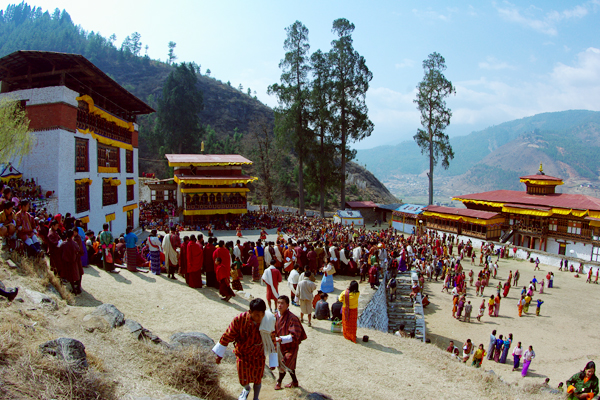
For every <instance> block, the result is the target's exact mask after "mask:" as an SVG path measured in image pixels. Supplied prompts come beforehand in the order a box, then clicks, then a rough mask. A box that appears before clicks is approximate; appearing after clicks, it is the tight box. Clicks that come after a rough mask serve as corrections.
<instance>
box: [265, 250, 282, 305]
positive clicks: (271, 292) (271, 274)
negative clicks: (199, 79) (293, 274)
mask: <svg viewBox="0 0 600 400" xmlns="http://www.w3.org/2000/svg"><path fill="white" fill-rule="evenodd" d="M275 262H276V261H275V260H271V263H270V264H271V265H269V268H267V269H265V272H263V274H262V278H261V279H262V280H263V282H264V283H265V284H266V285H267V303H268V305H269V309H270V310H272V308H271V301H273V304H274V305H275V306H277V299H278V298H279V284H280V283H281V281H282V280H283V277H282V276H281V272H279V270H278V269H277V268H275Z"/></svg>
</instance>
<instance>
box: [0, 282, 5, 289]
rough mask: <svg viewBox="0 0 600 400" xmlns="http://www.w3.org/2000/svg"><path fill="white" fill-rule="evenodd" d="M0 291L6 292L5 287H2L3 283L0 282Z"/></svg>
mask: <svg viewBox="0 0 600 400" xmlns="http://www.w3.org/2000/svg"><path fill="white" fill-rule="evenodd" d="M0 289H2V290H6V287H5V286H4V283H2V281H0Z"/></svg>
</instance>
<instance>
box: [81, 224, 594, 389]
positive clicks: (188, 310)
mask: <svg viewBox="0 0 600 400" xmlns="http://www.w3.org/2000/svg"><path fill="white" fill-rule="evenodd" d="M230 235H231V237H230V238H227V237H224V236H223V235H221V236H219V238H224V239H229V240H232V239H234V237H232V236H233V235H234V232H231V233H230ZM273 238H274V236H273ZM246 239H247V238H246ZM250 239H251V240H256V239H257V237H255V236H250ZM523 275H525V274H523ZM563 279H566V275H565V278H562V276H561V277H560V278H559V279H558V286H561V289H560V293H563V292H566V290H564V289H563V288H562V285H563V282H562V280H563ZM334 281H335V289H336V291H335V294H339V293H340V292H341V290H343V289H345V288H346V287H347V286H348V283H349V281H350V279H348V278H344V277H338V276H336V277H335V279H334ZM577 283H578V284H581V283H582V282H577ZM243 286H244V291H245V292H247V293H250V294H252V295H253V296H257V297H264V296H265V292H266V289H265V287H264V286H260V285H258V284H254V283H251V282H250V277H248V276H246V277H245V279H244V282H243ZM429 287H430V289H431V291H432V292H435V293H436V296H432V300H433V303H434V304H432V306H433V307H431V308H430V309H429V310H428V311H429V313H431V314H430V315H429V316H428V318H429V319H428V325H429V320H431V323H430V324H431V328H429V327H428V329H431V331H432V332H433V333H435V334H437V335H440V336H448V337H450V336H457V338H458V337H462V336H465V335H466V333H462V332H458V331H459V329H462V328H463V327H466V325H465V324H461V323H458V322H456V321H451V320H450V316H449V312H448V313H446V312H445V311H440V308H441V309H442V310H443V309H444V308H446V307H447V305H445V303H444V301H445V300H447V299H446V297H448V296H447V295H445V294H444V295H442V296H437V289H436V286H435V285H430V286H429ZM83 289H84V294H82V295H81V296H78V299H77V306H78V308H79V307H81V308H89V307H95V306H97V305H99V304H101V303H112V304H114V305H115V306H116V307H117V308H119V310H121V311H122V312H123V313H124V314H125V316H126V318H131V319H134V320H137V321H138V322H139V323H141V324H142V325H143V326H144V327H146V328H148V329H150V330H151V331H153V332H154V333H156V334H157V335H158V336H160V337H161V338H162V339H163V340H167V341H168V340H169V337H170V336H171V335H172V334H173V333H176V332H186V331H195V332H203V333H205V334H207V335H208V336H210V337H211V338H213V339H214V340H218V338H219V337H220V336H221V334H222V333H223V332H224V331H225V329H226V328H227V326H228V324H229V323H230V322H231V320H232V318H233V317H235V316H236V315H237V314H239V313H241V312H244V311H246V310H247V307H248V300H246V299H244V298H242V297H241V296H237V297H235V298H234V299H232V301H231V303H225V302H223V301H222V300H220V298H219V295H218V293H217V291H216V290H214V289H208V288H203V289H191V288H189V287H188V286H187V285H186V284H185V282H183V279H182V278H181V277H178V279H177V280H171V279H167V277H166V275H161V276H154V275H151V274H141V273H135V274H134V273H130V272H128V271H126V270H123V271H122V272H121V273H120V274H108V273H106V272H104V271H102V270H98V269H97V268H94V267H90V268H87V269H86V271H85V276H84V278H83ZM361 290H363V291H364V290H365V289H364V285H361ZM555 291H556V292H557V293H558V292H559V290H558V289H555ZM282 292H283V293H285V292H287V290H282ZM552 293H553V294H552V296H553V297H552V299H554V298H555V297H554V296H557V295H554V292H552ZM512 295H514V293H512ZM332 297H333V296H330V304H331V303H333V301H334V300H333V299H332ZM548 298H549V299H548V302H547V303H546V304H544V306H545V310H547V311H546V313H544V314H545V315H548V314H554V313H556V312H557V311H555V310H556V307H557V306H556V305H554V303H555V301H550V296H548ZM442 299H444V300H442ZM436 306H437V309H436ZM514 308H515V310H516V306H515V307H514ZM566 309H567V305H566V304H565V308H564V311H566ZM508 310H512V308H509V307H505V308H503V309H502V308H501V312H503V311H504V312H506V313H508ZM292 312H294V313H295V314H296V315H299V309H298V308H297V307H292ZM513 314H514V313H513ZM555 319H556V318H552V317H548V318H538V320H534V319H533V317H527V318H525V319H523V321H527V322H529V323H528V324H527V325H525V322H523V324H524V329H525V326H527V327H531V326H533V322H534V321H535V322H538V321H539V322H538V323H539V324H541V323H542V321H547V322H546V324H545V325H544V326H545V328H542V329H540V332H542V331H545V332H546V333H545V334H544V335H542V334H541V333H540V335H542V338H540V339H538V341H537V342H534V343H536V344H537V343H538V342H542V341H545V340H554V342H551V343H553V345H556V344H557V343H561V342H564V339H567V340H568V338H569V337H570V335H560V336H558V335H554V332H552V331H551V330H550V329H548V327H549V326H553V322H555ZM507 321H508V318H507ZM511 321H512V320H511ZM486 322H490V321H489V318H487V320H486ZM491 323H492V324H495V323H496V321H493V322H491ZM481 325H482V326H481V334H479V332H478V331H475V330H472V331H470V332H472V333H469V334H470V335H471V336H472V337H473V338H475V337H476V336H477V339H476V340H477V341H482V340H483V339H485V337H487V336H486V335H489V332H487V331H488V330H490V328H491V326H494V327H497V325H488V324H481ZM484 325H486V326H484ZM444 326H447V327H452V328H444ZM472 326H473V327H474V328H475V327H476V324H472ZM305 329H306V331H307V335H308V339H307V340H306V341H304V342H303V343H302V345H301V347H300V354H299V358H298V368H297V375H298V379H299V381H300V384H301V386H302V389H293V390H290V389H288V390H284V391H282V392H275V391H274V390H273V385H274V381H273V380H270V379H268V380H265V381H263V394H261V399H263V400H265V399H267V400H268V399H286V398H295V396H296V395H299V394H301V393H307V392H308V393H310V392H315V391H316V392H322V393H326V394H328V395H330V396H332V397H333V398H334V399H386V400H387V399H400V398H440V396H442V395H441V393H443V398H445V399H461V400H462V399H463V398H464V397H465V392H464V390H465V388H467V387H468V391H469V394H470V397H472V398H488V399H493V398H497V399H507V398H517V395H515V394H514V393H513V392H511V389H507V388H506V387H504V385H502V384H500V383H499V382H497V381H495V380H490V379H489V376H486V374H485V373H484V372H483V371H481V370H475V369H474V368H471V367H464V366H463V365H461V364H459V363H458V362H457V361H455V360H452V359H450V358H449V357H447V356H446V355H445V354H444V353H443V352H442V351H440V350H439V349H437V348H436V347H434V346H431V345H426V344H424V343H421V342H417V341H414V340H410V339H403V338H399V337H396V336H394V335H389V334H386V333H381V332H375V331H370V330H364V329H359V330H358V335H359V337H362V336H363V335H369V337H370V340H369V342H368V343H362V342H360V343H358V344H354V343H351V342H349V341H347V340H344V338H343V336H342V335H341V334H333V333H331V332H330V323H329V322H327V321H315V322H314V324H313V327H312V328H308V326H306V325H305ZM465 329H466V328H465ZM453 331H456V334H454V333H452V332H453ZM513 332H514V333H515V334H516V337H517V339H519V338H520V337H521V336H522V335H523V334H521V331H520V330H518V329H513ZM561 332H562V331H561ZM459 333H460V334H459ZM590 333H591V329H590ZM479 336H481V337H482V338H481V339H479ZM484 336H485V337H484ZM536 336H537V335H536ZM546 336H548V337H549V338H546ZM550 337H555V339H550ZM562 338H564V339H562ZM586 340H588V342H589V339H586ZM538 346H540V348H539V353H538V357H539V358H538V360H536V361H535V362H534V364H533V367H532V368H533V369H534V370H535V371H534V372H536V373H540V371H541V370H542V367H545V365H547V364H549V363H550V362H549V361H548V360H549V358H551V357H552V356H551V355H548V353H551V352H550V351H548V352H547V350H546V349H547V347H548V346H541V344H540V345H538ZM551 346H552V345H550V347H551ZM581 346H582V345H581V344H578V345H577V349H579V347H581ZM571 350H572V349H571ZM590 351H591V350H590ZM582 360H583V358H577V359H576V360H573V361H574V362H573V363H572V367H573V368H575V366H576V368H575V369H573V368H568V372H569V373H572V372H571V370H572V369H573V371H576V370H578V369H580V368H581V367H582V365H583V364H582V363H581V361H582ZM575 361H577V362H575ZM579 364H582V365H579ZM565 366H566V365H565ZM569 367H571V365H569ZM221 369H222V371H223V382H224V383H225V387H227V388H228V389H229V391H230V392H231V394H232V395H235V396H237V394H239V389H240V387H239V384H238V383H237V376H236V373H235V366H234V365H232V364H229V365H227V364H223V365H222V367H221ZM287 379H288V380H289V377H288V378H287ZM553 379H554V376H553ZM556 379H558V378H556ZM479 382H487V383H485V384H483V385H482V384H473V383H479ZM284 383H286V382H284ZM465 385H466V386H465ZM132 387H133V384H132ZM136 390H137V392H136V395H138V396H142V395H145V394H148V395H150V394H152V393H145V391H146V390H148V391H150V389H146V388H145V387H143V386H140V387H138V388H137V389H136ZM515 393H516V392H515ZM518 398H521V399H523V398H530V396H529V395H523V393H520V395H519V396H518ZM531 398H543V397H536V396H533V397H531Z"/></svg>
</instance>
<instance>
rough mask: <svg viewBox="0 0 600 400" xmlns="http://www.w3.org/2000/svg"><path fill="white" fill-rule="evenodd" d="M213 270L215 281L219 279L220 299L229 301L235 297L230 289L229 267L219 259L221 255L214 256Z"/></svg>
mask: <svg viewBox="0 0 600 400" xmlns="http://www.w3.org/2000/svg"><path fill="white" fill-rule="evenodd" d="M215 270H216V273H217V281H219V294H220V295H221V296H223V297H222V298H221V300H224V301H229V300H230V299H231V298H232V297H235V293H233V290H231V281H230V278H231V267H230V266H229V265H227V264H226V263H224V262H223V260H221V257H217V258H215Z"/></svg>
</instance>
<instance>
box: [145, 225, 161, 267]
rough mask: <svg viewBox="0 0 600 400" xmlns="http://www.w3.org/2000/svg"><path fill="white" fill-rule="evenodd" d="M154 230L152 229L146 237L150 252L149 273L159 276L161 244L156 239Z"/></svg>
mask: <svg viewBox="0 0 600 400" xmlns="http://www.w3.org/2000/svg"><path fill="white" fill-rule="evenodd" d="M156 234H157V232H156V229H153V230H152V232H150V236H148V249H149V250H150V271H151V272H152V273H153V274H154V275H160V254H161V253H162V243H161V242H160V239H159V238H158V237H156Z"/></svg>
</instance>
